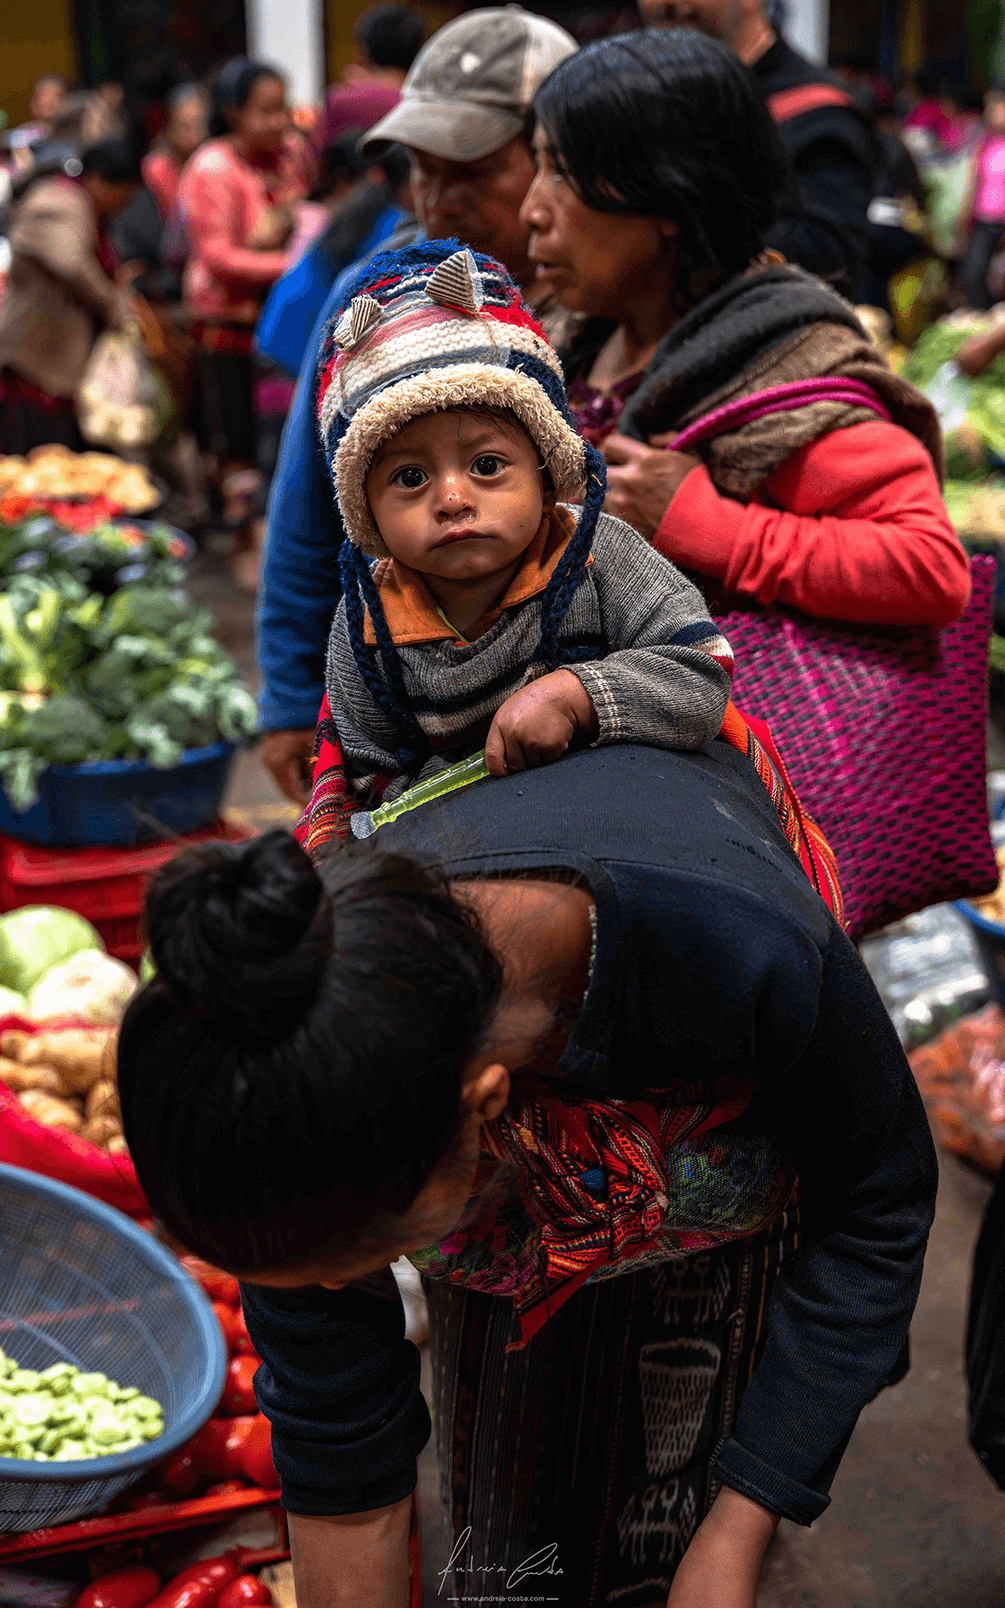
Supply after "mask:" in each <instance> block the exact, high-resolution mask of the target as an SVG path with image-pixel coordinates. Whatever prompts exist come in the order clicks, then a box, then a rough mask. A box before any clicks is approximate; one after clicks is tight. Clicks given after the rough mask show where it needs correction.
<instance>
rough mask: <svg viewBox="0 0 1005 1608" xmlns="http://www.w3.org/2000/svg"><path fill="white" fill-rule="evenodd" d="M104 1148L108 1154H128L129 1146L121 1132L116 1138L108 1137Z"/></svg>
mask: <svg viewBox="0 0 1005 1608" xmlns="http://www.w3.org/2000/svg"><path fill="white" fill-rule="evenodd" d="M105 1149H106V1150H107V1151H108V1154H109V1155H110V1156H128V1154H129V1146H128V1145H127V1144H126V1141H125V1138H124V1136H123V1135H122V1134H121V1133H120V1134H119V1136H118V1138H117V1139H109V1141H108V1143H107V1145H106V1146H105Z"/></svg>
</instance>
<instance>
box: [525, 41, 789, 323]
mask: <svg viewBox="0 0 1005 1608" xmlns="http://www.w3.org/2000/svg"><path fill="white" fill-rule="evenodd" d="M534 110H535V112H536V114H537V120H538V127H537V132H536V134H535V147H536V149H537V152H538V162H539V170H538V176H537V178H536V179H535V181H534V183H533V184H532V186H531V188H530V191H529V192H528V195H527V198H526V200H525V202H524V205H523V209H522V212H521V217H522V218H523V220H524V222H525V223H527V224H528V225H529V227H530V229H531V243H530V255H531V258H532V259H533V260H534V261H535V262H537V263H538V265H539V269H538V271H539V274H541V277H543V278H544V279H545V280H546V282H547V283H549V284H550V285H551V286H552V287H553V288H554V290H555V291H556V293H557V295H558V297H559V299H560V300H561V301H562V302H563V303H564V304H565V305H566V306H567V307H570V308H572V309H574V310H576V311H581V312H586V313H590V314H604V315H605V316H613V317H617V316H618V315H619V313H620V311H621V309H622V307H623V305H624V302H625V299H626V297H631V296H633V295H636V294H638V293H639V291H640V290H641V291H644V290H645V288H646V287H647V286H650V285H652V283H653V281H654V279H656V280H659V281H661V282H662V283H663V284H665V286H666V289H667V292H668V295H669V296H670V298H671V300H672V301H673V302H675V303H676V304H677V305H678V306H680V305H688V304H691V303H693V302H694V301H696V300H699V299H700V297H701V296H702V295H704V294H705V293H707V291H708V290H709V289H711V288H712V287H713V286H714V285H715V284H717V283H719V282H720V281H722V280H724V279H727V278H730V277H731V276H732V275H734V274H737V273H741V272H742V271H743V270H744V269H745V268H746V267H747V266H748V265H749V263H750V262H751V261H752V259H754V258H755V257H756V256H757V255H758V253H759V252H760V251H762V250H763V248H764V243H765V239H766V236H767V233H768V230H769V228H770V227H771V224H772V223H773V221H774V219H775V216H776V212H777V207H778V202H779V198H780V196H781V194H782V192H783V190H784V188H785V185H786V182H787V166H786V160H785V155H784V152H783V150H782V146H781V143H780V141H779V137H778V134H777V131H776V129H775V127H774V124H773V123H772V121H771V118H770V116H769V114H768V111H767V109H766V107H765V105H764V100H763V97H762V95H761V93H760V90H759V89H758V87H757V84H756V82H755V80H754V79H753V77H752V76H751V74H750V72H749V71H748V69H747V68H746V67H744V66H743V64H742V63H741V62H740V61H739V60H738V58H737V57H736V56H735V55H734V54H733V52H732V51H731V50H729V49H728V48H727V47H726V46H725V45H723V44H721V43H720V42H719V41H718V40H716V39H709V38H707V37H706V36H705V35H704V34H701V33H698V32H695V31H694V30H691V29H671V30H669V31H668V30H664V29H652V30H645V31H643V32H640V33H632V34H621V35H619V36H617V37H616V38H613V39H605V40H601V41H599V42H598V43H596V44H593V45H588V46H587V47H586V48H585V49H584V50H581V51H579V52H578V54H576V55H575V56H570V57H568V59H567V60H566V61H564V62H562V63H561V64H560V65H559V66H558V67H557V68H556V69H555V71H554V72H553V73H552V74H551V77H550V78H548V79H547V80H546V81H545V83H544V84H543V85H542V87H541V89H540V90H539V91H538V93H537V96H536V97H535V101H534ZM598 214H600V215H601V216H599V217H598ZM542 268H543V269H544V272H543V274H542V273H541V270H542Z"/></svg>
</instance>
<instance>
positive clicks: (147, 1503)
mask: <svg viewBox="0 0 1005 1608" xmlns="http://www.w3.org/2000/svg"><path fill="white" fill-rule="evenodd" d="M166 1500H167V1499H166V1497H165V1495H164V1493H163V1491H144V1492H143V1494H142V1495H141V1496H131V1497H130V1498H129V1501H128V1502H127V1503H126V1512H127V1513H142V1511H143V1509H144V1508H152V1507H163V1506H164V1503H165V1501H166Z"/></svg>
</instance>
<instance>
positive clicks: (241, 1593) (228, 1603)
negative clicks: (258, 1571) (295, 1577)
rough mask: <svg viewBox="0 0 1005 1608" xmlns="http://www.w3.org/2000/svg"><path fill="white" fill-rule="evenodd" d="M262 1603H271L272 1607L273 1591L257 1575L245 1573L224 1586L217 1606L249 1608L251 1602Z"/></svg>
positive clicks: (220, 1607)
mask: <svg viewBox="0 0 1005 1608" xmlns="http://www.w3.org/2000/svg"><path fill="white" fill-rule="evenodd" d="M262 1603H266V1604H269V1605H270V1608H271V1603H272V1592H271V1591H270V1590H269V1588H268V1586H267V1585H266V1584H265V1582H264V1581H262V1580H259V1578H258V1576H257V1575H253V1574H245V1575H238V1577H237V1579H236V1580H232V1581H231V1582H230V1585H229V1586H224V1588H223V1590H222V1591H221V1593H220V1597H219V1601H218V1603H217V1608H248V1605H250V1604H262Z"/></svg>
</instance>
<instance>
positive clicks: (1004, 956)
mask: <svg viewBox="0 0 1005 1608" xmlns="http://www.w3.org/2000/svg"><path fill="white" fill-rule="evenodd" d="M956 908H957V910H958V911H959V912H960V915H961V916H962V917H963V918H964V920H965V921H967V922H968V923H969V926H970V931H971V932H972V933H973V935H974V943H975V944H976V945H977V951H978V954H979V955H980V957H981V963H982V965H983V967H984V970H985V971H986V972H987V977H988V983H989V985H990V988H991V992H992V993H993V994H994V997H995V999H996V1000H997V1001H998V1003H999V1005H1001V1006H1003V1007H1005V927H1003V926H1002V925H1001V923H1000V922H998V921H989V920H988V918H987V916H982V915H981V913H980V911H979V910H978V909H977V907H976V905H972V904H971V903H970V901H969V899H957V901H956Z"/></svg>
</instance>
